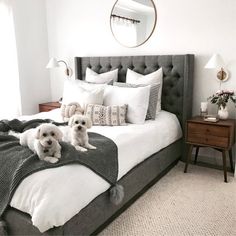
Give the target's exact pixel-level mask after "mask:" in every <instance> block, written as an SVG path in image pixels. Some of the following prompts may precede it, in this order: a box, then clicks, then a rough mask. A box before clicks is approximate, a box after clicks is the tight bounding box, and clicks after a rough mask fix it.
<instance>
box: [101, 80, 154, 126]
mask: <svg viewBox="0 0 236 236" xmlns="http://www.w3.org/2000/svg"><path fill="white" fill-rule="evenodd" d="M149 95H150V86H145V87H138V88H126V87H116V86H111V85H108V86H106V88H105V91H104V100H103V104H104V105H105V106H113V105H118V106H122V105H124V104H127V105H128V111H127V121H128V122H129V123H133V124H143V123H144V121H145V117H146V114H147V109H148V104H149Z"/></svg>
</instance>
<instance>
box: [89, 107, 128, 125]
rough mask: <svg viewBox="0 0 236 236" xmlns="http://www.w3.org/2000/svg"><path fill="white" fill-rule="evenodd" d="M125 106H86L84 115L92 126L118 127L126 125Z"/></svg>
mask: <svg viewBox="0 0 236 236" xmlns="http://www.w3.org/2000/svg"><path fill="white" fill-rule="evenodd" d="M126 111H127V105H123V106H102V105H96V104H88V105H87V106H86V109H85V112H84V114H85V115H86V116H88V117H89V118H90V119H91V121H92V123H93V125H109V126H118V125H126V121H125V118H126Z"/></svg>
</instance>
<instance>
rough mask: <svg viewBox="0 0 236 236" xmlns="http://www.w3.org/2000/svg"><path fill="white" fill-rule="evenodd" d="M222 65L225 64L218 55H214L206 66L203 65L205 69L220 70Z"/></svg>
mask: <svg viewBox="0 0 236 236" xmlns="http://www.w3.org/2000/svg"><path fill="white" fill-rule="evenodd" d="M224 64H225V63H224V60H223V58H222V57H221V56H220V55H219V54H217V53H215V54H214V55H213V56H212V57H211V58H210V60H209V61H208V62H207V64H206V65H205V68H208V69H214V68H221V67H223V66H224Z"/></svg>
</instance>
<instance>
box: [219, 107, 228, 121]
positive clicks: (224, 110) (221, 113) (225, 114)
mask: <svg viewBox="0 0 236 236" xmlns="http://www.w3.org/2000/svg"><path fill="white" fill-rule="evenodd" d="M218 116H219V118H220V119H221V120H226V119H228V117H229V112H228V109H227V106H226V107H223V106H220V107H219V110H218Z"/></svg>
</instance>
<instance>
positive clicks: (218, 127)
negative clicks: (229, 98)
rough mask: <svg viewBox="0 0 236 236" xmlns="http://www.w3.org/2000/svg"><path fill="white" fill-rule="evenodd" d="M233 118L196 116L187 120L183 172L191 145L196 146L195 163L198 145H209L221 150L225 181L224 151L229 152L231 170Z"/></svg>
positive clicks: (190, 152)
mask: <svg viewBox="0 0 236 236" xmlns="http://www.w3.org/2000/svg"><path fill="white" fill-rule="evenodd" d="M234 137H235V120H234V119H228V120H219V121H218V122H208V121H204V120H203V119H202V117H200V116H197V117H194V118H192V119H189V120H187V124H186V143H187V144H189V145H190V146H189V153H188V157H187V160H186V164H185V169H184V172H185V173H186V172H187V168H188V164H189V162H190V160H191V156H192V150H193V147H196V154H195V163H196V161H197V156H198V151H199V148H200V147H211V148H214V149H216V150H218V151H220V152H222V159H223V171H224V181H225V182H227V167H226V153H228V154H229V159H230V166H231V170H232V171H233V160H232V146H233V144H234V143H235V140H234Z"/></svg>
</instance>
